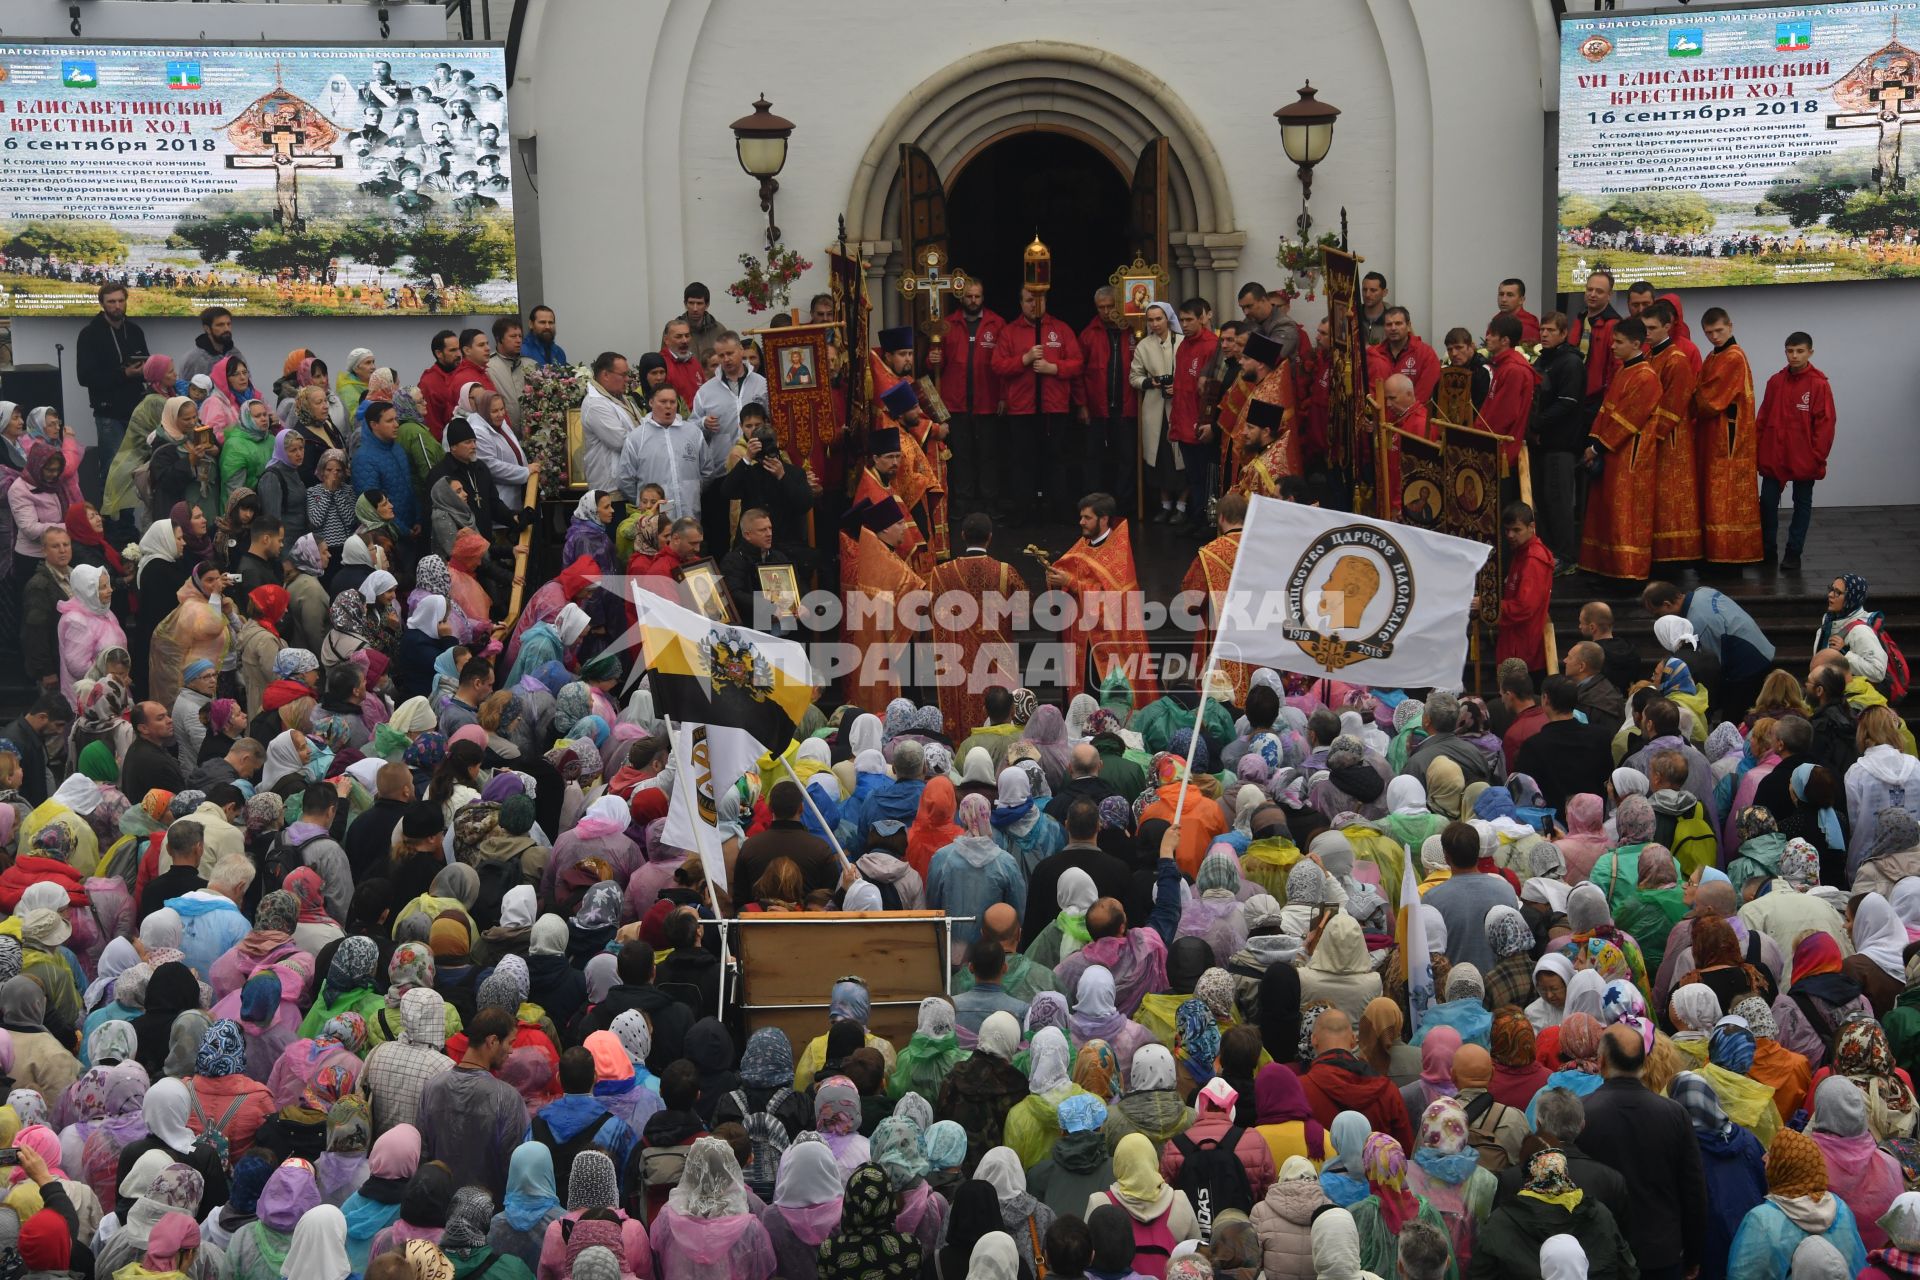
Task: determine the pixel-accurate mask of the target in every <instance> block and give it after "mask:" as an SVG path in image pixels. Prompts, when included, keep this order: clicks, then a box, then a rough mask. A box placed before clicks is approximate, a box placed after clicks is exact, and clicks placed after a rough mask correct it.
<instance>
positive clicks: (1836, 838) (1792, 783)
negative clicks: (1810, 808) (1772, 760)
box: [1788, 763, 1847, 849]
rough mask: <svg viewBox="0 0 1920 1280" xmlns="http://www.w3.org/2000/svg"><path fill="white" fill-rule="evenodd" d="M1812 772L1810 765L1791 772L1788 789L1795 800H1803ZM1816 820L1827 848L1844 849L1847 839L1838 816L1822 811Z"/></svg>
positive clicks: (1812, 767) (1801, 766) (1831, 811)
mask: <svg viewBox="0 0 1920 1280" xmlns="http://www.w3.org/2000/svg"><path fill="white" fill-rule="evenodd" d="M1813 770H1814V766H1813V765H1812V764H1811V763H1808V764H1803V765H1800V766H1799V767H1798V768H1796V769H1795V770H1794V771H1793V777H1792V778H1790V779H1788V789H1789V790H1791V791H1792V792H1793V798H1794V799H1795V800H1802V799H1805V797H1806V791H1807V779H1808V778H1811V777H1812V776H1813ZM1818 819H1819V822H1820V836H1821V838H1822V839H1824V840H1825V841H1826V842H1827V848H1829V849H1844V848H1846V847H1847V838H1846V836H1845V835H1844V834H1842V832H1841V830H1840V815H1839V814H1837V813H1835V812H1834V811H1833V810H1832V809H1822V810H1820V812H1819V814H1818Z"/></svg>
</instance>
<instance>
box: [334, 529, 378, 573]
mask: <svg viewBox="0 0 1920 1280" xmlns="http://www.w3.org/2000/svg"><path fill="white" fill-rule="evenodd" d="M340 563H341V564H363V565H366V566H367V567H368V568H372V567H373V553H372V552H371V551H369V550H368V549H367V540H366V539H365V538H363V537H361V536H360V535H359V534H357V533H356V534H353V535H352V536H351V537H349V538H348V539H347V540H346V542H345V543H344V544H343V545H342V546H341V548H340Z"/></svg>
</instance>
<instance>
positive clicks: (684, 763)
mask: <svg viewBox="0 0 1920 1280" xmlns="http://www.w3.org/2000/svg"><path fill="white" fill-rule="evenodd" d="M661 719H662V720H663V721H665V723H666V726H667V744H668V746H667V750H668V753H669V754H671V755H672V756H673V762H674V767H673V785H674V787H675V788H676V789H678V788H681V787H690V786H692V785H693V778H692V775H691V774H690V772H689V770H691V768H692V767H693V761H691V760H683V759H681V758H680V752H679V750H678V748H677V746H676V745H675V744H676V742H677V738H676V735H675V733H674V729H673V717H672V716H662V717H661ZM680 803H682V804H684V805H686V806H687V822H688V824H689V825H690V826H691V827H692V828H693V843H694V844H695V845H696V846H699V845H702V844H703V843H704V842H703V841H702V840H701V832H700V807H699V805H698V804H697V803H695V800H694V797H693V796H691V795H690V794H688V793H686V792H684V791H683V792H681V795H680ZM694 852H695V853H698V854H699V855H700V863H701V866H702V867H703V868H704V867H706V866H708V865H710V864H709V863H708V862H707V851H706V849H704V848H698V847H696V848H695V850H694ZM726 856H727V852H726V849H725V848H724V847H723V848H722V849H721V850H720V858H721V861H720V874H721V875H727V874H728V873H727V864H726ZM706 881H707V902H708V903H709V904H711V905H712V907H713V918H714V919H715V920H718V919H719V918H720V897H719V895H718V894H716V893H715V892H714V889H713V875H712V873H711V872H708V873H707V874H706ZM728 892H729V893H731V892H732V889H731V887H729V889H728Z"/></svg>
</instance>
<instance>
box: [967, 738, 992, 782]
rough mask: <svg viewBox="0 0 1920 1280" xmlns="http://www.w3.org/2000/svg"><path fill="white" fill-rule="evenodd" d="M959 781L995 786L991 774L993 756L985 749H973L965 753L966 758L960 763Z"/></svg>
mask: <svg viewBox="0 0 1920 1280" xmlns="http://www.w3.org/2000/svg"><path fill="white" fill-rule="evenodd" d="M960 781H962V782H977V783H980V784H982V785H984V786H989V787H992V786H996V785H997V782H996V779H995V777H994V772H993V756H992V755H991V754H989V753H988V751H987V749H986V748H985V747H974V748H972V749H971V750H969V751H968V752H967V758H966V759H965V760H964V761H962V762H961V766H960Z"/></svg>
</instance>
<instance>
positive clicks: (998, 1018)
mask: <svg viewBox="0 0 1920 1280" xmlns="http://www.w3.org/2000/svg"><path fill="white" fill-rule="evenodd" d="M978 1047H979V1051H980V1052H981V1053H984V1054H986V1055H987V1056H988V1057H989V1058H998V1059H1000V1061H1002V1062H1012V1061H1013V1053H1014V1050H1016V1049H1018V1048H1019V1047H1020V1023H1019V1021H1018V1020H1017V1019H1015V1018H1014V1016H1013V1015H1012V1014H1010V1013H1008V1012H1007V1011H1006V1010H1004V1009H1001V1010H997V1011H996V1012H993V1013H990V1014H988V1015H987V1020H986V1021H985V1022H983V1023H981V1024H980V1038H979V1042H978ZM1135 1060H1136V1061H1138V1055H1135Z"/></svg>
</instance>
